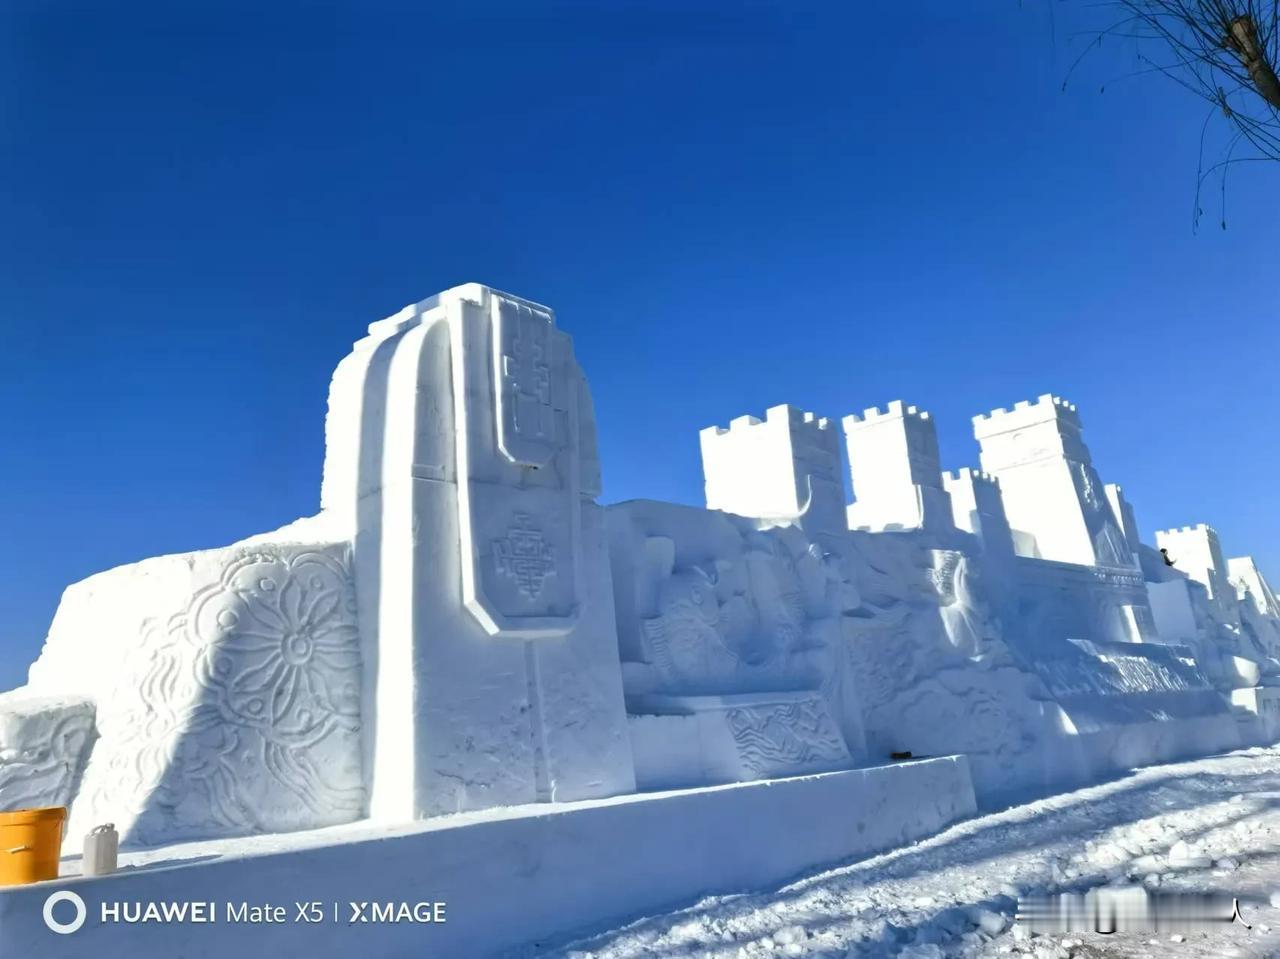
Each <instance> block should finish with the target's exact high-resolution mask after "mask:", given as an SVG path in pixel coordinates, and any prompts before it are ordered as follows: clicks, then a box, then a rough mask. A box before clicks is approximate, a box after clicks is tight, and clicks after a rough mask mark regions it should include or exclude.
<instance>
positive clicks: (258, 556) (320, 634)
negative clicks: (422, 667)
mask: <svg viewBox="0 0 1280 959" xmlns="http://www.w3.org/2000/svg"><path fill="white" fill-rule="evenodd" d="M144 629H145V632H144V635H143V636H142V641H141V642H140V643H139V644H138V645H137V646H136V647H135V648H134V649H132V650H131V651H130V652H129V654H128V655H127V657H126V659H125V662H124V665H123V668H122V670H121V672H120V675H119V679H118V681H117V683H116V686H115V689H114V690H113V691H112V693H111V695H110V696H109V697H108V699H107V701H105V702H103V703H102V704H101V705H100V708H99V715H98V723H99V733H100V736H101V742H100V744H99V745H98V747H97V748H96V749H95V750H94V752H93V756H92V758H91V760H90V762H89V765H88V768H87V770H86V772H85V779H84V785H83V789H82V792H81V798H80V800H79V802H78V803H77V804H76V807H75V809H74V811H73V816H74V819H73V825H75V826H76V828H79V827H80V826H84V827H85V828H88V827H89V826H91V825H92V824H93V823H94V822H98V821H104V820H105V821H112V822H115V823H116V824H117V826H119V827H120V830H121V836H122V838H123V839H124V841H126V842H130V843H135V844H144V845H152V844H155V843H159V842H165V841H170V840H173V839H178V838H186V837H197V836H199V837H208V836H233V835H246V834H252V833H258V832H278V831H282V830H289V829H297V828H301V827H303V826H320V825H329V824H332V823H339V822H347V821H350V820H352V819H356V818H359V816H360V815H361V814H362V811H363V806H364V788H363V779H362V773H361V766H360V742H359V732H360V679H361V677H360V667H361V664H360V650H359V642H358V632H357V627H356V605H355V593H354V590H353V584H352V578H351V569H350V558H349V556H348V555H346V553H345V551H344V552H340V553H326V552H320V551H316V552H311V551H306V552H294V551H286V550H282V549H262V550H254V551H250V552H246V553H243V554H242V555H237V556H234V557H233V558H232V559H230V561H228V562H227V563H226V564H225V565H224V566H223V568H222V570H221V574H220V576H219V577H218V579H217V581H216V582H213V583H210V584H209V585H207V586H205V587H204V588H202V589H200V590H198V591H197V592H196V594H195V595H194V596H193V597H192V598H191V600H190V602H189V603H188V604H187V606H186V607H185V608H184V609H183V610H182V611H180V612H178V613H176V614H174V615H172V616H170V617H168V618H166V619H151V620H148V621H147V622H146V623H145V624H144Z"/></svg>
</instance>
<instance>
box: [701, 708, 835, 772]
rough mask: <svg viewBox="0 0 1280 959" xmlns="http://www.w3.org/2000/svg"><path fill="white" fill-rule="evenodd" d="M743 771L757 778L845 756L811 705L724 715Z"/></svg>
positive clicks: (831, 727) (826, 720)
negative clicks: (744, 768)
mask: <svg viewBox="0 0 1280 959" xmlns="http://www.w3.org/2000/svg"><path fill="white" fill-rule="evenodd" d="M725 719H726V721H727V722H728V724H729V730H730V732H732V733H733V739H734V742H735V743H736V744H737V747H738V754H739V756H740V758H741V760H742V763H743V765H744V766H746V768H747V769H749V770H750V771H751V772H752V773H753V774H754V775H756V776H758V777H766V776H770V775H778V774H787V773H794V772H796V771H797V770H798V769H800V768H803V767H808V766H814V765H833V764H837V763H843V762H847V761H848V760H849V750H848V749H847V748H846V747H845V743H844V739H843V737H842V736H841V735H840V731H839V730H838V729H836V727H835V724H834V723H833V722H832V720H831V716H830V714H829V713H828V712H827V710H826V709H825V708H824V706H823V705H822V704H821V703H820V702H818V701H817V700H816V699H810V700H800V701H797V702H792V703H778V704H775V705H768V706H740V707H735V708H733V709H729V710H727V711H726V712H725Z"/></svg>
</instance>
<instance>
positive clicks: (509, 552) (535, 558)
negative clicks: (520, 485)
mask: <svg viewBox="0 0 1280 959" xmlns="http://www.w3.org/2000/svg"><path fill="white" fill-rule="evenodd" d="M493 561H494V564H495V565H496V567H497V570H498V573H499V574H500V575H502V576H508V577H510V578H511V579H513V580H515V583H516V588H517V589H519V590H520V592H522V593H524V595H526V596H528V597H529V598H530V599H537V598H538V594H539V593H541V592H542V584H543V581H544V580H546V578H547V577H548V576H554V575H555V571H556V567H555V559H554V557H553V555H552V550H551V545H550V544H549V543H548V542H547V541H546V538H545V537H544V536H543V535H542V530H540V529H538V527H537V526H536V525H534V522H533V518H532V517H530V516H529V515H528V514H526V513H517V514H516V517H515V521H514V522H513V523H512V524H511V526H510V527H509V528H508V529H507V535H506V537H505V538H503V539H495V540H494V541H493Z"/></svg>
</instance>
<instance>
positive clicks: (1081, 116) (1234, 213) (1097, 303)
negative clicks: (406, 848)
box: [0, 0, 1280, 686]
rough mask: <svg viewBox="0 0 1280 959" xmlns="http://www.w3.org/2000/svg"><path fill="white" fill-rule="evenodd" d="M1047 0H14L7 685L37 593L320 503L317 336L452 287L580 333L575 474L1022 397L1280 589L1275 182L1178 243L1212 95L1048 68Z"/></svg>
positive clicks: (640, 477) (7, 200) (6, 73)
mask: <svg viewBox="0 0 1280 959" xmlns="http://www.w3.org/2000/svg"><path fill="white" fill-rule="evenodd" d="M1049 6H1050V2H1049V0H1043V2H1038V0H1022V2H1021V3H1016V2H1014V0H1006V2H1000V3H992V2H988V3H964V4H958V3H956V4H942V3H938V4H926V5H923V6H922V5H915V6H913V7H910V8H904V9H897V8H895V9H889V8H886V7H883V6H882V7H880V8H874V9H873V7H872V6H871V5H867V4H834V3H832V4H829V5H825V6H805V5H803V4H800V5H797V4H788V3H782V2H779V3H778V4H774V5H771V4H763V3H755V4H749V5H744V4H741V3H726V4H723V5H704V4H688V3H675V2H672V3H644V4H638V3H637V4H625V5H624V4H609V3H602V4H593V3H586V2H582V3H578V4H556V5H554V6H546V5H538V4H520V5H514V4H513V5H512V7H511V9H502V8H500V7H498V6H484V5H480V4H467V5H465V6H462V5H459V6H457V7H449V6H448V5H443V4H420V3H408V2H406V3H404V4H402V5H396V6H391V5H386V4H381V3H359V4H356V3H351V4H350V5H347V6H341V7H339V6H333V5H326V4H307V5H299V4H292V3H283V2H278V3H254V4H239V3H218V4H211V3H210V4H172V3H164V4H150V3H134V4H128V5H124V6H120V5H101V4H89V3H64V2H57V0H39V2H36V0H18V2H12V3H6V4H4V5H3V8H2V9H0V184H2V187H0V326H2V328H3V333H4V337H3V350H0V450H2V453H0V456H3V460H2V463H3V467H2V468H0V538H2V540H3V545H4V548H3V552H2V553H0V556H2V558H0V686H7V685H9V684H13V683H16V682H20V681H21V680H22V679H23V677H24V676H25V669H26V665H27V663H28V662H29V661H30V659H31V658H32V657H33V656H34V655H35V654H36V653H37V651H38V649H39V646H40V643H41V642H42V640H43V636H44V634H45V630H46V627H47V625H48V621H49V618H50V617H51V615H52V613H53V611H54V609H55V607H56V604H57V601H58V597H59V594H60V592H61V590H62V588H63V587H64V586H65V585H66V584H67V583H70V582H73V581H75V580H78V579H81V578H83V577H85V576H87V575H89V574H91V573H93V572H95V571H98V570H102V569H106V568H109V567H111V566H115V565H118V564H121V563H125V562H130V561H133V560H137V559H141V558H143V557H146V556H151V555H156V554H160V553H165V552H175V551H183V550H189V549H197V548H201V547H210V546H217V545H222V544H226V543H229V542H232V541H234V540H236V539H238V538H240V537H243V536H246V535H248V534H251V533H254V532H257V531H261V530H266V529H271V528H274V527H276V526H278V525H280V524H283V523H285V522H287V521H289V520H291V519H293V518H295V517H297V516H299V515H305V514H309V513H311V512H313V511H314V510H315V508H316V506H317V501H318V491H319V481H320V464H321V455H322V421H323V416H324V410H325V392H326V386H327V381H328V377H329V374H330V372H331V370H332V368H333V366H334V364H335V363H336V362H337V361H338V360H339V359H340V358H341V357H342V356H343V354H344V353H345V352H346V350H347V349H348V347H349V346H350V344H351V342H352V341H353V340H355V339H356V338H358V337H359V336H360V335H361V333H362V331H363V329H364V327H365V325H366V324H367V323H368V322H370V321H371V320H375V319H378V318H380V317H382V316H385V315H387V314H389V313H391V312H393V311H395V310H396V309H398V308H399V307H401V306H402V305H404V304H406V303H408V302H410V301H413V300H417V299H420V298H423V297H425V296H427V295H429V294H431V293H433V292H435V291H438V290H440V289H442V288H445V287H449V286H452V285H454V284H457V283H460V282H464V281H469V280H478V281H481V282H484V283H488V284H491V285H493V286H497V287H499V288H502V289H506V290H510V291H512V292H515V293H518V294H520V295H523V296H526V297H529V298H531V299H535V300H538V301H541V302H544V303H548V304H550V305H552V306H554V307H555V308H556V309H557V311H558V314H559V320H560V323H561V325H562V326H563V327H564V328H565V329H567V330H569V331H570V332H571V333H572V334H573V336H574V338H575V340H576V343H577V349H578V354H579V357H580V359H581V361H582V363H583V364H584V366H585V368H586V370H587V373H588V376H589V377H590V378H591V382H592V385H593V388H594V393H595V400H596V405H597V414H598V417H599V422H600V429H601V449H602V454H603V458H604V469H605V499H606V500H607V501H614V500H620V499H626V498H631V497H639V496H645V497H655V498H663V499H671V500H677V501H683V502H691V503H696V502H700V495H701V473H700V467H699V462H698V452H697V449H698V447H697V431H698V430H699V428H701V427H703V426H707V425H710V424H713V423H720V424H724V423H726V422H727V421H728V420H729V419H730V418H731V417H733V416H736V415H739V414H741V413H746V412H755V413H759V412H761V411H762V410H764V408H765V407H767V406H770V405H773V404H776V403H781V402H790V403H793V404H797V405H800V406H802V407H804V408H806V409H812V410H816V411H818V412H820V413H822V414H826V415H833V416H836V415H841V414H844V413H847V412H849V411H852V410H860V409H862V408H863V407H866V406H870V405H873V404H878V403H883V402H886V401H888V400H891V399H895V398H903V399H906V400H908V401H909V402H913V403H916V404H919V405H922V406H924V407H926V408H928V409H930V410H932V411H933V412H934V415H935V416H936V418H937V420H938V422H939V429H940V435H941V441H942V447H943V456H944V462H945V464H946V465H947V466H948V467H956V466H961V465H964V464H969V463H975V462H976V457H977V453H976V447H975V444H974V442H973V440H972V438H971V434H970V432H969V417H970V416H971V415H972V414H974V413H978V412H982V411H985V410H987V409H990V408H992V407H996V406H1007V405H1010V404H1012V403H1013V402H1014V401H1016V400H1019V399H1023V398H1026V397H1032V396H1035V395H1037V394H1039V393H1043V392H1047V391H1053V392H1057V393H1060V394H1062V395H1064V396H1066V397H1067V398H1069V399H1071V400H1072V401H1074V402H1075V403H1077V404H1078V405H1079V407H1080V409H1081V411H1082V413H1083V415H1084V417H1085V423H1086V439H1087V441H1088V443H1089V445H1090V447H1091V448H1092V450H1093V453H1094V457H1095V460H1096V461H1097V463H1098V465H1099V467H1100V471H1101V473H1102V475H1103V478H1104V479H1105V480H1107V481H1109V482H1112V481H1113V482H1120V483H1121V484H1123V486H1124V487H1125V489H1126V491H1127V493H1128V494H1129V496H1130V498H1131V499H1132V500H1133V502H1134V504H1135V506H1136V509H1137V514H1138V521H1139V523H1140V525H1141V527H1142V529H1143V532H1144V534H1145V535H1146V537H1147V538H1148V539H1149V538H1150V534H1151V531H1152V530H1154V529H1156V528H1162V527H1164V526H1169V525H1181V524H1185V523H1194V522H1209V523H1212V524H1214V525H1216V526H1217V528H1218V529H1219V531H1220V532H1221V534H1222V537H1223V541H1224V544H1225V547H1226V549H1227V551H1228V553H1230V554H1233V555H1234V554H1239V553H1245V552H1252V553H1254V554H1255V555H1258V556H1259V557H1260V558H1261V559H1262V560H1263V561H1264V563H1265V564H1266V566H1267V567H1268V568H1269V569H1270V570H1271V571H1272V573H1273V577H1275V578H1280V518H1278V517H1277V512H1276V509H1275V505H1274V504H1275V477H1276V475H1277V469H1278V467H1280V453H1278V452H1277V447H1276V434H1277V424H1280V403H1278V402H1277V392H1278V390H1277V386H1276V378H1277V369H1278V367H1277V349H1276V348H1277V345H1278V342H1277V341H1278V340H1280V333H1277V330H1278V329H1280V325H1278V322H1277V321H1280V315H1278V314H1280V295H1278V282H1277V281H1278V278H1280V263H1278V262H1277V250H1278V249H1280V242H1278V241H1280V226H1278V225H1277V224H1278V223H1280V220H1278V218H1277V215H1276V213H1277V210H1280V168H1277V167H1274V166H1270V167H1264V166H1261V165H1254V167H1253V168H1252V169H1248V168H1240V169H1239V170H1238V171H1237V172H1236V173H1235V174H1234V180H1233V181H1231V182H1230V183H1229V185H1228V190H1227V214H1228V218H1229V228H1228V229H1227V230H1226V231H1225V232H1224V231H1222V230H1221V229H1219V228H1218V227H1217V225H1216V221H1217V219H1218V214H1219V209H1218V202H1219V201H1218V198H1217V195H1216V193H1214V192H1213V191H1211V193H1210V196H1209V197H1208V198H1207V201H1206V219H1205V222H1204V223H1203V224H1202V226H1201V229H1200V231H1199V232H1198V233H1193V232H1192V229H1191V207H1192V200H1193V188H1194V181H1195V172H1196V164H1197V151H1198V148H1197V140H1198V137H1199V132H1200V126H1201V121H1202V119H1203V117H1204V115H1205V108H1204V107H1203V106H1202V104H1201V103H1200V102H1199V101H1196V100H1194V99H1191V98H1190V97H1189V95H1187V94H1185V93H1183V92H1182V91H1181V90H1180V89H1178V88H1176V87H1174V86H1173V85H1171V84H1170V83H1169V82H1168V81H1164V80H1162V79H1160V78H1158V77H1148V78H1143V79H1138V80H1130V81H1126V82H1123V83H1118V84H1112V85H1110V86H1108V89H1107V91H1106V93H1105V94H1103V93H1100V92H1099V85H1100V84H1101V83H1102V82H1103V81H1106V80H1110V79H1114V78H1116V77H1118V76H1120V75H1121V74H1124V73H1126V72H1128V71H1129V70H1130V69H1132V57H1131V56H1130V55H1123V54H1122V53H1121V51H1118V50H1117V51H1110V50H1105V49H1104V50H1103V51H1102V52H1101V53H1100V54H1099V55H1098V56H1096V57H1093V58H1091V59H1090V60H1089V61H1087V63H1086V68H1085V69H1084V71H1083V72H1082V73H1081V74H1079V78H1080V82H1079V83H1078V84H1075V85H1073V86H1072V87H1071V88H1069V89H1068V90H1067V92H1065V93H1063V92H1061V89H1060V88H1061V85H1062V80H1063V78H1064V75H1065V74H1066V72H1067V68H1068V66H1069V64H1070V61H1071V60H1072V59H1073V57H1074V56H1075V53H1076V52H1077V51H1078V49H1079V42H1078V41H1076V40H1073V39H1072V37H1071V34H1072V33H1073V31H1074V30H1075V29H1076V28H1077V26H1078V24H1077V23H1076V22H1075V12H1076V11H1077V10H1078V9H1083V7H1084V4H1083V2H1082V3H1080V4H1076V3H1072V2H1065V3H1061V2H1055V3H1053V9H1054V13H1053V17H1054V18H1056V22H1051V16H1050V12H1049ZM534 8H540V10H536V9H534ZM428 9H429V10H430V11H431V12H428ZM467 9H469V10H470V12H464V11H465V10H467ZM480 10H483V11H484V12H477V11H480ZM450 11H452V12H450ZM904 11H905V12H904Z"/></svg>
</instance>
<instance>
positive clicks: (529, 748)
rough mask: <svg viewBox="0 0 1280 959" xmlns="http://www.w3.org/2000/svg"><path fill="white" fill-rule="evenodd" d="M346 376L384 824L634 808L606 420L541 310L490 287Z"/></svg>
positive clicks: (564, 339) (371, 765)
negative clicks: (597, 803) (501, 812)
mask: <svg viewBox="0 0 1280 959" xmlns="http://www.w3.org/2000/svg"><path fill="white" fill-rule="evenodd" d="M369 332H370V335H369V337H367V338H366V339H364V340H362V341H360V342H359V343H357V344H356V346H355V350H354V352H353V353H352V354H351V356H349V357H348V358H347V359H346V360H344V361H343V363H342V365H340V366H339V369H338V371H337V373H335V375H334V384H333V388H332V390H331V395H330V413H329V420H328V423H327V435H328V450H327V455H326V462H325V486H324V492H323V500H324V506H325V508H326V509H333V510H337V511H344V510H345V511H348V513H353V514H354V522H355V528H356V535H355V561H356V587H357V595H358V598H359V603H360V625H361V637H362V642H363V644H364V650H365V657H366V658H365V670H366V689H365V702H366V703H367V704H371V711H370V713H369V715H367V716H366V736H367V738H366V742H365V752H366V758H367V762H366V768H367V769H368V770H369V771H370V777H371V781H370V783H369V792H370V815H372V816H374V817H376V818H382V819H392V820H403V819H408V818H417V817H421V816H429V815H438V814H442V813H449V812H457V811H461V810H467V809H479V808H486V807H490V806H498V805H508V804H518V803H529V802H537V801H549V800H572V799H582V798H590V797H597V796H608V795H614V794H617V793H623V792H629V791H632V790H633V789H634V788H635V779H634V771H633V765H632V760H631V753H630V745H629V740H628V736H627V729H626V715H625V710H624V707H623V699H622V682H621V671H620V666H619V661H618V649H617V636H616V628H615V623H614V618H613V615H614V614H613V596H612V584H611V581H610V579H609V564H608V558H607V551H606V547H605V542H604V533H603V522H602V515H601V510H600V508H599V507H598V506H597V505H596V503H595V497H596V495H598V493H599V464H598V461H597V457H596V451H595V450H596V447H595V422H594V418H593V415H592V412H591V401H590V396H589V394H588V392H587V387H586V381H585V379H584V378H583V376H582V372H581V370H580V369H579V367H578V365H577V362H576V360H575V359H574V356H573V347H572V342H571V340H570V338H569V337H568V336H567V335H566V334H564V333H562V332H561V331H559V330H558V329H556V327H555V322H554V318H553V315H552V312H551V311H550V310H549V309H547V308H546V307H542V306H538V305H536V304H533V303H529V302H527V301H525V300H521V299H518V298H516V297H513V296H509V295H507V294H503V293H498V292H496V291H493V290H490V289H488V288H486V287H483V286H480V285H478V284H469V285H466V286H461V287H456V288H454V289H452V290H448V291H446V292H444V293H441V294H440V295H438V296H436V297H433V298H431V299H429V300H425V301H423V302H422V303H419V304H417V305H416V306H413V307H408V308H406V309H405V310H403V311H401V313H399V314H397V315H395V316H393V317H390V318H388V319H386V320H383V321H381V322H379V323H374V324H373V325H372V326H370V328H369Z"/></svg>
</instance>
